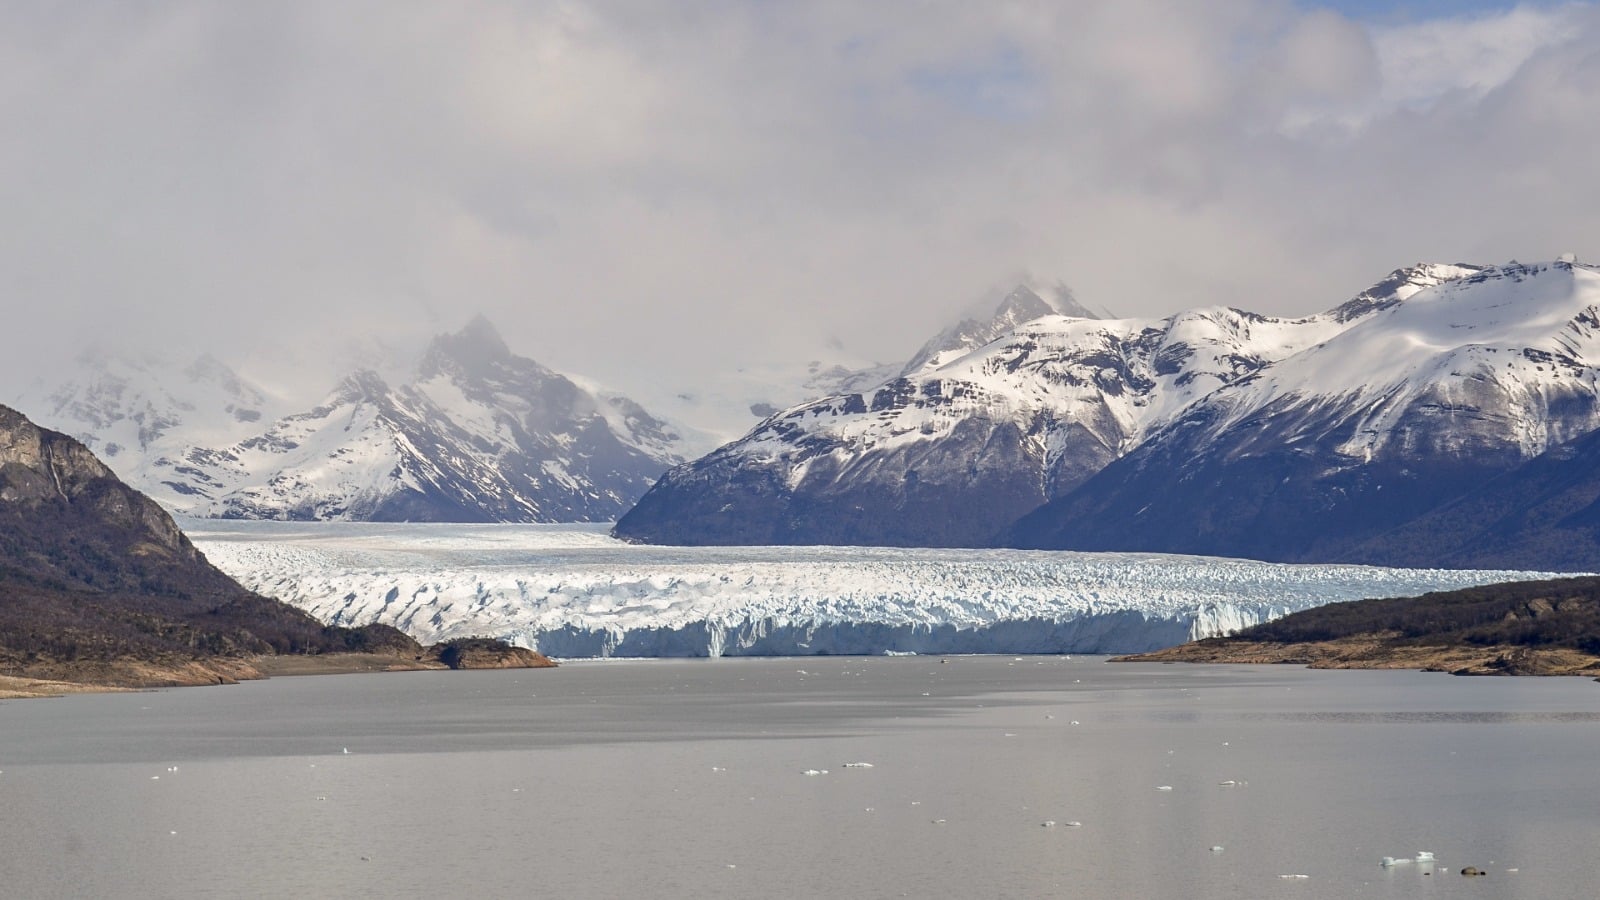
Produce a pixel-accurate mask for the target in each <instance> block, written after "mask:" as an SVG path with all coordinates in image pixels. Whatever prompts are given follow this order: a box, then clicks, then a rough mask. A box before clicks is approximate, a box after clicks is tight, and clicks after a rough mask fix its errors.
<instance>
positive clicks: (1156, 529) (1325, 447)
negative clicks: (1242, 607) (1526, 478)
mask: <svg viewBox="0 0 1600 900" xmlns="http://www.w3.org/2000/svg"><path fill="white" fill-rule="evenodd" d="M1398 299H1399V300H1400V302H1398V303H1390V304H1372V305H1370V308H1369V309H1368V310H1367V311H1366V312H1365V313H1363V314H1362V315H1361V316H1360V317H1359V319H1358V320H1356V321H1354V322H1352V323H1351V324H1350V325H1349V327H1347V328H1345V329H1343V330H1342V331H1340V332H1339V333H1338V334H1337V335H1333V336H1330V337H1329V338H1328V339H1326V340H1324V341H1322V342H1319V343H1318V344H1317V345H1316V346H1313V347H1311V348H1309V349H1306V350H1305V351H1303V352H1300V353H1297V354H1294V355H1292V356H1289V357H1286V358H1284V359H1283V360H1282V361H1281V362H1279V363H1278V364H1276V365H1274V366H1271V367H1269V368H1265V369H1263V370H1261V371H1259V372H1256V373H1253V374H1252V375H1250V376H1248V377H1244V378H1240V379H1238V380H1236V381H1235V382H1233V383H1231V384H1228V385H1226V386H1224V387H1222V388H1221V389H1219V390H1216V391H1214V392H1211V393H1209V394H1207V395H1206V396H1205V397H1203V398H1201V399H1200V400H1199V401H1198V402H1195V403H1193V404H1191V405H1190V406H1188V407H1187V408H1186V409H1184V410H1183V411H1182V412H1181V413H1180V414H1179V415H1177V416H1175V417H1173V418H1172V419H1171V421H1169V422H1167V423H1165V424H1164V425H1163V427H1162V428H1160V429H1159V430H1158V431H1155V432H1153V433H1152V434H1150V435H1149V437H1148V438H1147V439H1146V440H1145V441H1144V442H1143V443H1142V444H1141V445H1140V446H1139V447H1138V448H1136V449H1134V450H1133V451H1132V452H1131V453H1129V454H1128V455H1126V456H1125V457H1123V458H1122V459H1119V460H1117V461H1116V462H1115V463H1113V464H1111V465H1109V466H1107V467H1106V468H1105V469H1104V470H1103V471H1102V472H1100V473H1099V474H1097V475H1096V476H1095V477H1094V478H1092V479H1090V480H1089V481H1088V482H1086V483H1085V484H1083V485H1082V486H1081V487H1079V488H1078V489H1077V490H1076V491H1074V492H1073V493H1072V494H1071V495H1070V496H1066V497H1063V498H1061V499H1059V500H1057V501H1056V502H1054V503H1052V504H1050V505H1048V506H1046V507H1044V508H1042V509H1040V510H1038V511H1036V512H1035V513H1033V514H1031V515H1029V516H1028V517H1027V518H1025V519H1023V520H1022V521H1021V522H1020V523H1018V525H1017V527H1016V528H1015V529H1014V531H1013V532H1012V535H1011V538H1012V540H1013V541H1014V542H1015V543H1017V544H1019V545H1021V546H1030V547H1058V548H1074V549H1119V550H1135V549H1138V550H1161V551H1169V552H1191V553H1224V554H1228V555H1239V556H1249V557H1252V558H1257V559H1273V560H1308V559H1333V558H1346V557H1348V556H1349V555H1350V554H1352V553H1355V554H1356V556H1357V557H1358V558H1366V557H1367V556H1368V555H1371V554H1372V552H1373V551H1372V550H1371V549H1370V548H1369V550H1368V551H1365V552H1362V551H1357V550H1356V549H1355V548H1357V547H1358V546H1359V545H1361V544H1363V543H1365V542H1371V541H1377V542H1378V543H1380V544H1381V542H1382V538H1381V536H1382V535H1384V534H1385V533H1386V532H1387V531H1389V530H1390V529H1392V528H1395V527H1397V526H1400V525H1402V524H1404V523H1406V522H1408V521H1410V520H1413V519H1415V518H1417V517H1418V516H1422V515H1425V514H1427V513H1428V512H1429V511H1430V510H1433V509H1435V508H1437V507H1439V506H1440V505H1441V504H1444V503H1447V502H1449V501H1451V500H1452V499H1454V498H1456V497H1459V496H1461V495H1463V494H1466V493H1468V492H1471V491H1474V490H1476V489H1478V488H1479V486H1480V485H1482V484H1484V483H1485V482H1487V481H1489V480H1490V479H1492V478H1494V477H1496V476H1498V475H1501V474H1502V473H1506V472H1508V471H1510V470H1512V469H1514V468H1517V467H1519V466H1521V465H1522V464H1523V463H1525V462H1526V461H1528V460H1531V459H1533V458H1534V457H1537V456H1539V455H1540V454H1542V453H1544V452H1545V451H1546V450H1547V449H1549V448H1552V447H1556V446H1558V445H1561V444H1564V443H1566V442H1569V441H1572V440H1574V439H1577V438H1580V437H1582V436H1583V435H1586V434H1589V433H1590V432H1593V431H1594V430H1595V429H1596V428H1597V427H1600V270H1597V269H1595V268H1593V267H1590V266H1584V265H1576V264H1572V263H1566V262H1558V263H1551V264H1545V265H1520V264H1510V265H1506V266H1500V267H1495V268H1486V269H1480V270H1460V271H1458V272H1457V273H1456V274H1455V276H1454V277H1452V278H1450V279H1449V280H1444V281H1442V283H1440V284H1437V285H1434V286H1431V287H1427V288H1425V289H1423V290H1418V291H1415V292H1414V293H1412V294H1411V295H1410V296H1405V297H1400V298H1398ZM1440 552H1442V550H1436V551H1434V553H1433V555H1431V556H1429V555H1428V554H1427V553H1425V554H1424V556H1425V557H1426V558H1437V554H1438V553H1440ZM1588 565H1593V561H1591V562H1589V563H1588Z"/></svg>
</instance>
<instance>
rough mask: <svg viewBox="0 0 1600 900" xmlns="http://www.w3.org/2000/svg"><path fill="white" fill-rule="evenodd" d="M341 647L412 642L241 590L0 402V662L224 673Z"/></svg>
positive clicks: (146, 680) (142, 502)
mask: <svg viewBox="0 0 1600 900" xmlns="http://www.w3.org/2000/svg"><path fill="white" fill-rule="evenodd" d="M351 650H361V651H382V652H388V653H394V654H397V655H398V654H412V655H420V653H421V648H420V647H418V646H417V644H416V642H415V641H412V640H411V639H410V638H408V637H406V636H405V635H403V634H401V633H400V632H398V631H396V630H394V629H392V628H388V627H385V626H372V627H367V628H361V629H346V628H328V627H324V626H323V625H322V624H321V623H319V622H317V621H316V620H315V619H313V618H312V617H310V616H309V615H306V614H305V613H303V612H300V611H299V610H296V609H294V608H292V607H290V606H288V605H286V604H283V603H279V602H278V601H275V600H270V599H267V598H265V597H262V596H259V595H257V594H253V593H250V592H249V591H246V590H244V589H243V588H241V587H240V586H239V585H238V584H237V583H235V582H234V581H233V580H232V579H230V578H229V577H228V576H226V575H224V574H223V573H222V572H220V571H218V570H217V569H216V568H215V567H213V566H212V565H211V564H210V563H208V562H207V561H206V559H205V557H204V556H202V555H201V554H200V553H199V551H197V550H196V549H195V548H194V545H193V544H191V543H190V542H189V539H188V538H187V537H185V536H184V535H183V533H182V532H181V531H179V530H178V527H177V526H176V524H174V523H173V521H172V519H171V517H169V516H168V515H167V514H166V513H165V512H164V511H162V509H161V508H160V507H159V506H157V505H156V503H155V502H154V501H152V500H150V499H149V498H147V497H145V496H144V495H142V494H140V493H139V492H137V491H135V490H133V489H131V488H129V487H128V486H126V485H124V484H123V483H122V482H121V481H119V480H118V479H117V477H116V476H115V475H113V474H112V473H111V471H110V470H109V469H107V468H106V467H105V466H104V465H103V464H101V462H100V461H99V460H98V459H96V458H95V456H94V454H92V453H90V452H89V450H88V449H87V448H85V447H84V446H83V445H82V444H80V443H78V442H77V441H75V440H73V439H72V438H69V437H67V436H65V435H62V434H59V433H57V432H53V431H48V430H45V429H41V428H38V427H37V426H35V425H33V423H31V422H29V421H28V420H27V419H26V418H25V417H23V416H22V415H21V414H20V413H18V412H16V411H15V410H12V409H10V408H8V407H4V406H0V674H11V675H29V676H33V677H47V678H65V679H68V680H79V679H83V678H94V679H97V680H109V681H122V682H129V683H135V684H155V683H180V682H194V681H207V680H227V679H230V678H233V677H240V676H245V677H248V675H250V674H251V673H250V671H249V666H248V664H247V663H246V662H245V660H247V658H249V657H252V656H256V655H260V654H274V653H330V652H336V651H351Z"/></svg>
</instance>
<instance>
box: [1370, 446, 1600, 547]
mask: <svg viewBox="0 0 1600 900" xmlns="http://www.w3.org/2000/svg"><path fill="white" fill-rule="evenodd" d="M1343 556H1344V557H1345V558H1346V559H1360V560H1366V561H1369V562H1372V563H1374V564H1376V565H1398V566H1414V565H1423V564H1437V565H1445V566H1460V567H1464V568H1477V567H1483V568H1499V567H1507V566H1516V565H1521V564H1522V561H1524V560H1531V561H1535V563H1536V564H1537V565H1539V566H1540V567H1542V568H1547V569H1551V570H1554V571H1558V572H1579V571H1591V572H1592V571H1596V570H1600V431H1594V432H1590V433H1589V434H1586V435H1584V436H1582V437H1580V438H1577V439H1576V440H1573V441H1568V442H1567V443H1565V444H1560V445H1558V446H1555V447H1552V448H1550V449H1549V450H1546V451H1545V452H1544V453H1541V454H1539V455H1538V456H1536V457H1534V458H1533V459H1530V460H1528V461H1527V462H1525V463H1523V464H1522V465H1520V466H1517V467H1516V468H1514V469H1512V470H1511V471H1509V472H1506V473H1504V474H1502V475H1498V476H1495V477H1494V478H1491V479H1489V480H1487V481H1484V482H1483V483H1482V484H1478V485H1474V486H1472V487H1469V488H1468V489H1467V491H1466V492H1465V493H1463V494H1462V495H1461V496H1460V497H1458V498H1456V499H1454V500H1451V501H1450V502H1448V503H1445V504H1443V505H1442V506H1439V507H1437V508H1436V509H1433V510H1430V511H1429V512H1427V513H1425V514H1423V515H1421V516H1418V517H1417V518H1415V519H1412V520H1411V521H1408V522H1406V523H1405V524H1403V525H1400V526H1399V527H1397V528H1394V529H1392V530H1390V531H1386V532H1384V533H1382V534H1380V535H1378V536H1377V537H1375V538H1372V539H1370V540H1367V541H1364V542H1362V543H1361V544H1358V545H1357V546H1355V547H1354V548H1352V549H1351V550H1350V551H1349V552H1347V553H1345V554H1343Z"/></svg>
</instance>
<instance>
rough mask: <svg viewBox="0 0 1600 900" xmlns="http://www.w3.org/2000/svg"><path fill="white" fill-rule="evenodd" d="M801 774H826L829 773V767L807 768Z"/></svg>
mask: <svg viewBox="0 0 1600 900" xmlns="http://www.w3.org/2000/svg"><path fill="white" fill-rule="evenodd" d="M800 774H801V775H810V776H816V775H826V774H828V770H827V769H807V770H805V771H804V772H801V773H800Z"/></svg>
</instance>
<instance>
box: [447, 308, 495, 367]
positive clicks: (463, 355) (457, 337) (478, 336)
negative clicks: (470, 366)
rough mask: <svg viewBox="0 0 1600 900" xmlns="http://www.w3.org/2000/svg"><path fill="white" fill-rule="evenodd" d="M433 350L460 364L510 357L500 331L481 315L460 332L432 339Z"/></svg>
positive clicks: (475, 317) (474, 317)
mask: <svg viewBox="0 0 1600 900" xmlns="http://www.w3.org/2000/svg"><path fill="white" fill-rule="evenodd" d="M433 349H434V350H435V351H439V352H442V353H444V354H446V355H448V356H451V357H453V358H455V359H457V360H460V361H462V362H469V361H474V360H484V359H508V358H510V356H511V348H509V347H507V346H506V342H505V338H502V337H501V336H500V330H499V329H498V328H495V327H494V323H493V322H490V321H489V319H488V318H487V317H485V316H484V315H483V314H482V313H479V314H478V315H475V316H473V317H472V320H471V321H469V322H467V324H466V325H465V326H463V327H462V328H461V330H460V331H457V332H455V333H454V334H441V335H439V336H438V337H436V338H434V339H433Z"/></svg>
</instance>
